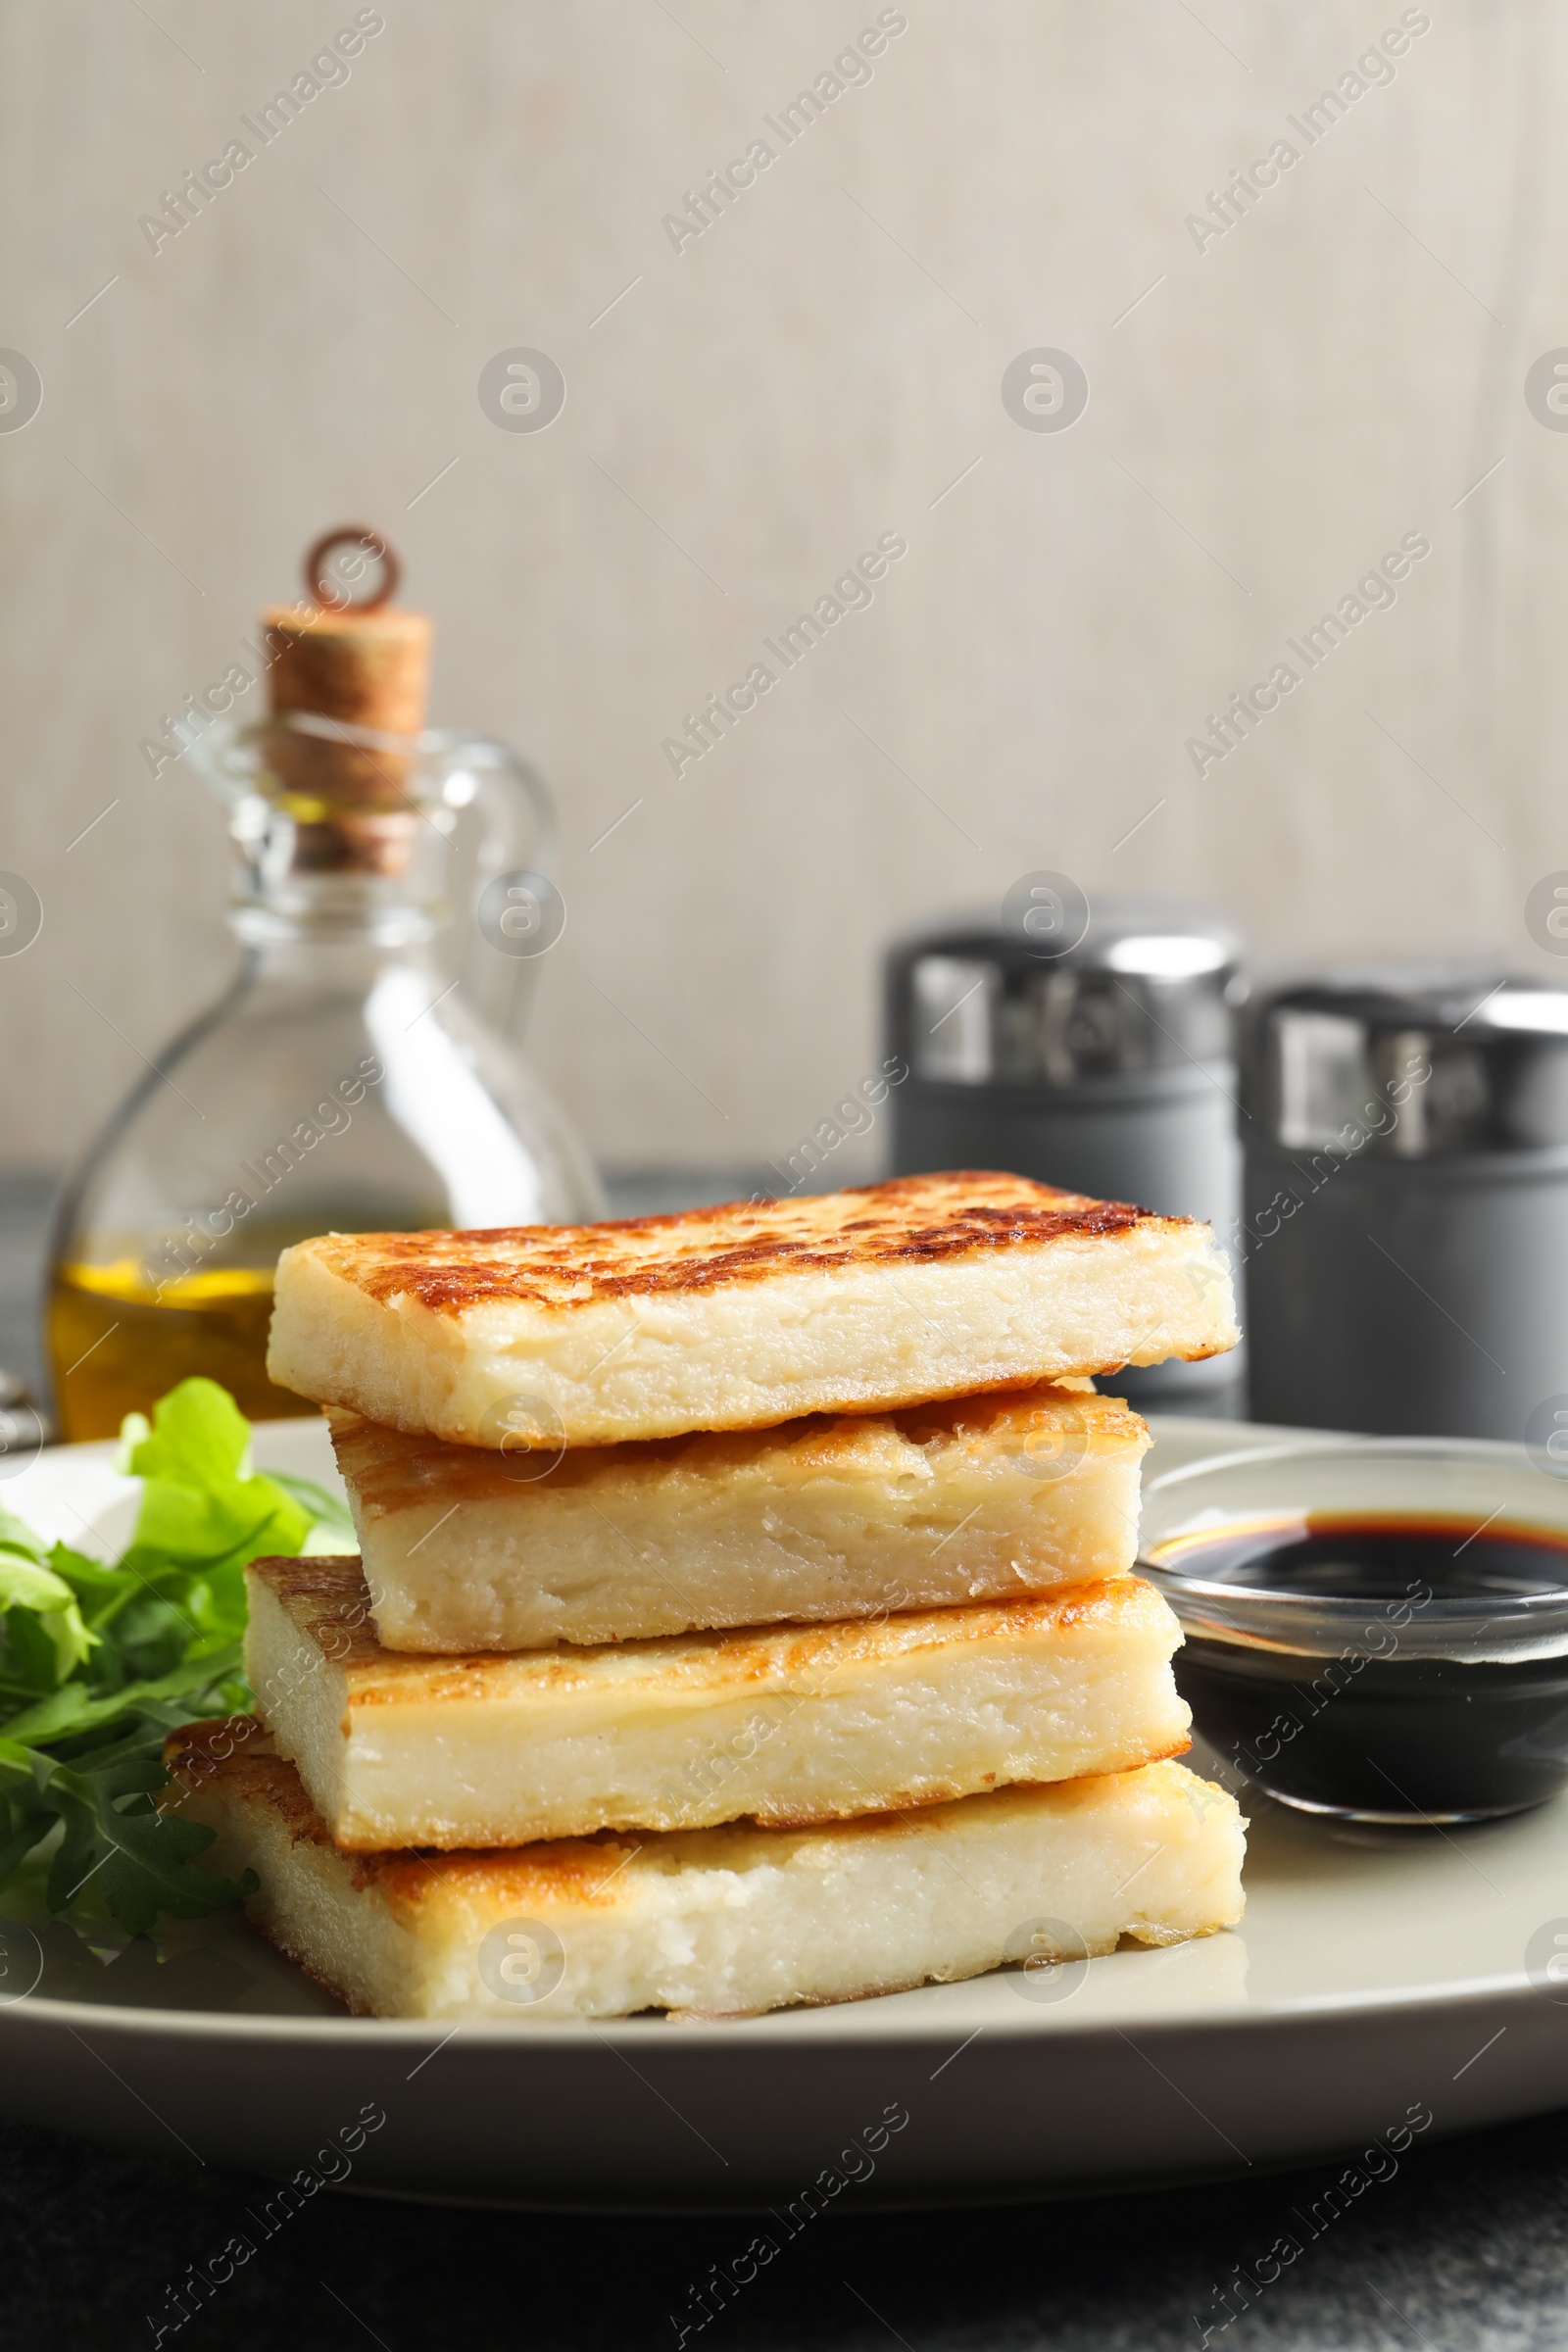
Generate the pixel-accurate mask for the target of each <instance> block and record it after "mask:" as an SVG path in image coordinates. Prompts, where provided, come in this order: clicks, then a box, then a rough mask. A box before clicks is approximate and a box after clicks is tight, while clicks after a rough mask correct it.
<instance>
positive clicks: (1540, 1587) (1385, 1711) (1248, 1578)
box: [1151, 1515, 1568, 1821]
mask: <svg viewBox="0 0 1568 2352" xmlns="http://www.w3.org/2000/svg"><path fill="white" fill-rule="evenodd" d="M1151 1557H1152V1560H1153V1561H1154V1563H1155V1564H1156V1565H1159V1566H1162V1567H1165V1568H1167V1569H1170V1570H1179V1572H1180V1573H1181V1574H1183V1575H1186V1576H1191V1577H1196V1578H1201V1579H1202V1580H1203V1581H1204V1582H1205V1583H1210V1584H1229V1585H1233V1586H1235V1587H1237V1588H1238V1589H1239V1590H1242V1591H1247V1592H1250V1593H1271V1592H1272V1593H1310V1594H1312V1595H1314V1596H1315V1597H1317V1598H1320V1599H1338V1600H1354V1601H1357V1602H1360V1603H1362V1604H1363V1606H1364V1610H1365V1614H1364V1616H1363V1615H1361V1614H1360V1613H1359V1612H1358V1613H1357V1614H1356V1615H1355V1616H1354V1617H1353V1618H1351V1619H1350V1620H1349V1621H1348V1624H1347V1626H1346V1630H1345V1635H1344V1642H1343V1651H1342V1654H1339V1655H1334V1656H1326V1657H1316V1656H1315V1657H1310V1658H1309V1657H1307V1656H1305V1655H1303V1654H1301V1653H1300V1652H1290V1651H1284V1652H1281V1651H1278V1650H1268V1649H1258V1648H1251V1647H1248V1646H1245V1645H1243V1644H1242V1643H1240V1642H1223V1641H1210V1640H1205V1639H1203V1638H1201V1637H1195V1636H1193V1635H1189V1636H1188V1640H1187V1644H1186V1647H1185V1648H1183V1649H1180V1650H1178V1651H1177V1653H1176V1660H1175V1666H1176V1681H1177V1685H1178V1687H1179V1689H1180V1691H1181V1692H1182V1695H1183V1697H1184V1698H1185V1699H1186V1700H1187V1702H1188V1704H1189V1705H1190V1706H1191V1708H1192V1710H1193V1715H1194V1718H1195V1720H1196V1723H1197V1727H1198V1729H1199V1730H1200V1731H1201V1733H1202V1734H1203V1737H1204V1738H1205V1739H1206V1740H1208V1741H1209V1742H1210V1744H1211V1745H1212V1746H1214V1747H1216V1748H1218V1749H1219V1751H1220V1753H1221V1754H1222V1755H1224V1756H1226V1757H1227V1758H1229V1759H1230V1760H1232V1761H1233V1762H1234V1763H1235V1764H1236V1765H1237V1766H1238V1767H1239V1768H1240V1769H1241V1770H1242V1771H1243V1772H1244V1773H1246V1774H1247V1776H1248V1778H1249V1779H1250V1780H1252V1781H1254V1782H1256V1783H1257V1784H1258V1786H1259V1787H1261V1788H1263V1789H1267V1790H1268V1791H1269V1792H1270V1793H1271V1794H1272V1795H1275V1796H1278V1797H1280V1798H1282V1799H1284V1800H1285V1801H1286V1802H1287V1803H1292V1804H1297V1805H1303V1806H1307V1807H1315V1808H1321V1809H1322V1810H1324V1811H1331V1812H1335V1813H1355V1814H1360V1815H1363V1816H1382V1817H1384V1818H1390V1817H1393V1818H1396V1819H1410V1820H1417V1819H1419V1818H1420V1817H1421V1816H1426V1817H1428V1818H1429V1819H1435V1820H1446V1821H1452V1820H1454V1819H1456V1818H1461V1819H1462V1818H1471V1819H1476V1818H1481V1817H1484V1816H1486V1815H1488V1814H1495V1813H1512V1812H1517V1811H1519V1810H1520V1809H1521V1808H1522V1807H1524V1806H1526V1805H1535V1804H1540V1803H1541V1802H1542V1801H1543V1800H1544V1798H1546V1797H1548V1796H1552V1795H1554V1794H1555V1793H1556V1792H1557V1790H1558V1789H1561V1788H1562V1787H1563V1785H1564V1783H1565V1782H1568V1655H1565V1656H1560V1657H1547V1658H1522V1659H1520V1660H1519V1661H1518V1662H1517V1663H1514V1664H1507V1663H1499V1664H1493V1663H1487V1664H1480V1665H1467V1664H1463V1663H1461V1662H1459V1661H1458V1660H1455V1659H1449V1658H1423V1657H1412V1656H1409V1655H1408V1654H1407V1647H1408V1644H1409V1642H1411V1640H1412V1639H1419V1635H1420V1628H1421V1623H1422V1619H1423V1617H1424V1616H1425V1615H1426V1614H1427V1612H1428V1611H1430V1610H1441V1609H1442V1608H1443V1606H1444V1604H1445V1602H1452V1601H1455V1600H1460V1599H1465V1600H1477V1599H1480V1600H1483V1601H1484V1600H1485V1599H1486V1598H1487V1597H1489V1596H1495V1598H1496V1600H1497V1603H1498V1608H1499V1613H1500V1614H1499V1621H1498V1622H1497V1624H1496V1625H1495V1627H1494V1629H1493V1634H1494V1638H1495V1641H1496V1644H1497V1647H1498V1648H1499V1649H1505V1648H1506V1646H1507V1643H1508V1641H1509V1637H1510V1634H1513V1635H1514V1636H1515V1637H1517V1634H1518V1630H1519V1629H1518V1625H1517V1621H1516V1620H1512V1619H1510V1617H1509V1615H1508V1611H1507V1604H1508V1602H1509V1601H1511V1600H1515V1599H1517V1598H1519V1597H1521V1596H1523V1595H1526V1594H1530V1593H1551V1592H1561V1591H1563V1590H1564V1589H1565V1588H1568V1540H1565V1539H1563V1538H1559V1537H1557V1536H1555V1535H1552V1534H1548V1533H1547V1532H1545V1531H1544V1530H1542V1531H1535V1530H1528V1531H1521V1530H1517V1529H1510V1530H1508V1531H1506V1532H1504V1531H1500V1530H1496V1531H1495V1530H1492V1529H1483V1530H1481V1531H1479V1532H1478V1530H1477V1525H1476V1522H1475V1521H1474V1520H1471V1519H1449V1518H1418V1517H1414V1516H1404V1515H1399V1516H1389V1517H1371V1516H1368V1517H1365V1518H1331V1517H1328V1516H1323V1517H1315V1516H1314V1517H1312V1518H1309V1519H1307V1520H1306V1521H1305V1522H1304V1523H1303V1522H1302V1521H1299V1520H1296V1521H1291V1522H1288V1523H1283V1524H1281V1525H1279V1526H1275V1527H1269V1526H1266V1525H1261V1526H1260V1525H1258V1524H1256V1523H1253V1524H1252V1525H1250V1526H1246V1527H1238V1528H1236V1529H1233V1530H1224V1529H1222V1530H1219V1531H1217V1532H1216V1534H1215V1535H1214V1537H1213V1538H1212V1539H1211V1540H1210V1539H1193V1540H1187V1541H1183V1542H1182V1543H1180V1544H1173V1545H1169V1546H1166V1547H1163V1551H1161V1550H1160V1549H1155V1550H1154V1551H1153V1552H1152V1554H1151ZM1485 1617H1486V1611H1485V1609H1483V1610H1482V1611H1481V1612H1480V1619H1481V1621H1482V1622H1484V1621H1485ZM1282 1638H1285V1639H1288V1638H1289V1637H1288V1635H1286V1634H1285V1633H1284V1631H1283V1629H1282ZM1483 1638H1485V1637H1483Z"/></svg>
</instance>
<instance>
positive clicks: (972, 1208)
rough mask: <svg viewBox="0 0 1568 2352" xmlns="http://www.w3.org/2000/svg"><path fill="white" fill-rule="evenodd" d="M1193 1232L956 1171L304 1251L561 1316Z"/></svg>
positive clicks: (390, 1288)
mask: <svg viewBox="0 0 1568 2352" xmlns="http://www.w3.org/2000/svg"><path fill="white" fill-rule="evenodd" d="M1192 1223H1193V1220H1192V1219H1191V1218H1184V1217H1157V1216H1155V1215H1153V1214H1152V1211H1151V1210H1149V1209H1145V1208H1135V1207H1133V1206H1131V1205H1130V1204H1129V1203H1128V1202H1126V1201H1095V1200H1091V1199H1090V1198H1089V1196H1088V1195H1087V1194H1084V1193H1067V1192H1059V1191H1057V1190H1056V1189H1055V1188H1054V1186H1052V1185H1046V1184H1032V1183H1031V1182H1030V1181H1029V1180H1028V1179H1027V1178H1026V1177H1022V1176H1009V1175H1001V1174H996V1173H992V1172H989V1171H985V1170H976V1169H959V1170H956V1171H955V1172H953V1173H951V1174H944V1175H939V1176H901V1177H898V1178H896V1179H894V1180H893V1181H892V1182H891V1183H888V1184H872V1185H861V1186H858V1187H857V1188H855V1189H854V1190H852V1191H848V1192H842V1193H827V1194H821V1195H817V1196H815V1197H814V1198H808V1199H805V1200H785V1201H727V1202H725V1203H723V1204H722V1205H720V1206H717V1207H712V1208H693V1209H684V1210H682V1211H681V1212H680V1213H679V1214H678V1215H674V1216H662V1217H632V1218H627V1219H623V1220H621V1221H620V1222H618V1223H610V1224H604V1225H519V1226H501V1227H496V1228H493V1229H490V1230H483V1231H478V1232H467V1233H445V1232H441V1233H361V1234H333V1235H328V1236H326V1237H324V1238H323V1239H322V1240H320V1241H318V1242H315V1243H313V1244H311V1245H310V1247H311V1248H312V1249H313V1250H315V1251H316V1252H317V1253H318V1254H319V1257H320V1260H321V1262H322V1263H323V1264H324V1265H325V1266H326V1267H327V1268H328V1269H329V1271H330V1272H332V1273H334V1274H336V1275H338V1276H339V1277H340V1278H341V1279H342V1280H343V1281H345V1282H351V1283H353V1284H355V1285H356V1286H357V1287H358V1288H359V1289H360V1290H362V1291H363V1292H364V1293H365V1294H366V1296H367V1297H368V1298H370V1299H375V1300H377V1301H378V1302H379V1303H381V1304H383V1305H384V1304H386V1303H387V1302H388V1301H390V1300H391V1299H415V1300H417V1302H418V1303H419V1304H420V1305H421V1306H425V1307H428V1308H430V1309H431V1310H432V1311H434V1312H437V1313H442V1314H452V1315H456V1314H461V1313H462V1312H463V1311H464V1310H465V1309H466V1308H467V1307H471V1306H478V1305H483V1304H487V1303H489V1302H492V1301H495V1300H501V1299H506V1300H517V1299H521V1300H526V1301H528V1302H530V1303H531V1304H534V1305H538V1306H547V1307H567V1306H582V1305H587V1304H590V1303H592V1302H595V1301H599V1300H605V1299H654V1298H659V1297H662V1296H667V1295H669V1294H671V1293H676V1294H689V1293H692V1292H697V1291H717V1290H733V1289H735V1288H737V1287H739V1286H741V1285H743V1284H749V1283H759V1282H762V1281H765V1280H767V1279H769V1278H770V1277H774V1276H777V1275H779V1274H781V1273H786V1272H788V1273H800V1272H813V1273H820V1272H822V1271H824V1270H830V1271H841V1272H842V1271H843V1270H845V1269H847V1268H853V1267H870V1266H880V1267H888V1268H893V1269H895V1270H896V1269H897V1268H899V1267H901V1266H916V1265H929V1264H932V1263H934V1262H937V1261H942V1260H946V1261H950V1262H951V1261H952V1260H955V1259H959V1258H964V1257H973V1258H983V1257H991V1256H995V1255H996V1253H997V1252H998V1251H1001V1250H1017V1249H1032V1250H1038V1249H1040V1248H1042V1247H1044V1246H1045V1245H1047V1244H1049V1243H1054V1242H1071V1241H1098V1240H1103V1239H1104V1238H1106V1237H1107V1236H1114V1235H1118V1234H1125V1233H1130V1232H1132V1231H1133V1230H1134V1229H1135V1228H1136V1229H1139V1230H1148V1231H1169V1230H1175V1229H1180V1228H1182V1227H1185V1226H1191V1224H1192Z"/></svg>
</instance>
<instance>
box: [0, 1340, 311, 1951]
mask: <svg viewBox="0 0 1568 2352" xmlns="http://www.w3.org/2000/svg"><path fill="white" fill-rule="evenodd" d="M123 1438H124V1440H125V1449H126V1455H127V1461H126V1467H127V1468H128V1469H129V1470H130V1471H131V1472H132V1473H133V1474H134V1475H135V1476H137V1477H139V1478H140V1479H142V1481H143V1482H144V1483H143V1486H142V1495H141V1509H140V1512H139V1515H138V1517H137V1520H136V1527H135V1532H134V1534H133V1535H132V1537H131V1540H130V1544H129V1546H128V1548H127V1549H126V1550H125V1551H124V1552H123V1553H122V1555H121V1557H120V1558H119V1559H118V1560H117V1561H116V1562H115V1563H114V1565H113V1566H112V1567H111V1566H108V1565H106V1564H105V1563H104V1562H103V1561H102V1560H95V1559H91V1558H89V1557H88V1555H87V1554H86V1553H84V1552H79V1551H73V1549H72V1548H71V1546H70V1545H69V1544H47V1545H46V1544H42V1543H41V1542H40V1541H39V1539H38V1538H37V1537H36V1536H35V1535H34V1534H33V1533H32V1531H31V1529H30V1528H28V1527H27V1526H26V1525H25V1523H24V1522H23V1521H22V1520H21V1519H18V1518H17V1517H15V1516H14V1514H12V1513H11V1512H9V1511H5V1510H0V1881H3V1880H4V1879H6V1878H8V1877H9V1876H10V1875H11V1873H12V1872H13V1871H14V1870H16V1869H17V1868H18V1867H19V1866H20V1865H21V1863H22V1862H23V1861H24V1860H25V1857H26V1856H27V1855H28V1854H30V1853H31V1852H32V1851H33V1849H34V1847H35V1846H37V1845H39V1844H40V1843H41V1842H42V1840H43V1839H44V1838H48V1837H49V1836H50V1835H51V1833H52V1832H54V1831H55V1830H56V1829H57V1828H58V1829H59V1830H60V1832H61V1835H60V1838H59V1843H58V1845H57V1846H56V1848H55V1851H54V1854H53V1857H52V1859H51V1861H50V1866H49V1877H48V1887H47V1895H48V1902H49V1906H50V1908H51V1910H56V1911H63V1910H65V1909H67V1908H68V1907H69V1906H70V1905H71V1904H73V1903H74V1902H76V1901H77V1900H78V1898H80V1897H81V1896H82V1895H83V1892H84V1889H86V1888H87V1887H89V1886H91V1887H92V1888H93V1890H94V1897H95V1898H97V1899H101V1900H102V1902H103V1903H105V1904H107V1906H108V1908H109V1910H110V1911H111V1912H112V1913H113V1915H114V1917H115V1918H116V1919H117V1920H118V1921H119V1922H120V1924H121V1925H122V1927H124V1928H127V1929H128V1930H129V1931H130V1933H131V1934H132V1935H145V1934H146V1933H147V1932H148V1930H150V1929H151V1928H152V1926H153V1925H154V1923H155V1921H156V1920H157V1918H158V1916H159V1914H160V1912H168V1913H170V1914H172V1916H173V1917H174V1918H176V1919H195V1918H199V1917H201V1916H202V1914H204V1913H205V1912H208V1911H212V1910H215V1909H216V1908H217V1907H218V1906H219V1905H220V1904H222V1903H227V1902H232V1901H234V1900H235V1898H236V1897H237V1896H239V1895H241V1894H245V1893H249V1892H250V1891H251V1888H252V1887H254V1885H255V1881H254V1879H253V1878H252V1877H251V1876H250V1874H249V1873H247V1874H246V1879H245V1880H244V1881H241V1882H239V1883H237V1884H236V1883H235V1882H233V1881H230V1880H228V1879H223V1878H220V1877H218V1876H217V1874H216V1873H214V1872H212V1871H208V1870H204V1869H202V1868H201V1867H200V1865H199V1864H198V1863H197V1861H196V1859H195V1857H196V1856H197V1855H198V1854H200V1853H201V1852H203V1851H204V1850H205V1848H206V1847H207V1846H208V1845H210V1844H211V1843H212V1838H213V1833H212V1831H211V1830H209V1829H205V1828H203V1827H202V1826H201V1825H200V1824H199V1823H196V1822H190V1821H182V1820H181V1819H180V1818H179V1816H178V1814H177V1813H173V1812H169V1813H161V1812H160V1811H159V1810H158V1808H157V1806H156V1804H155V1802H154V1791H155V1790H157V1789H161V1788H163V1787H164V1786H165V1784H166V1782H167V1780H168V1777H169V1776H168V1774H167V1773H166V1772H165V1770H164V1766H163V1760H162V1750H163V1741H164V1737H165V1734H166V1733H168V1732H170V1731H172V1729H173V1728H174V1727H175V1725H177V1724H181V1723H188V1722H189V1721H191V1719H192V1718H193V1717H197V1716H202V1715H227V1714H234V1713H238V1712H240V1711H241V1710H243V1709H244V1708H245V1707H246V1706H247V1705H248V1704H249V1701H250V1695H251V1694H250V1691H248V1689H247V1688H246V1684H245V1680H244V1675H243V1671H242V1669H241V1665H240V1639H241V1636H242V1635H243V1633H244V1630H245V1581H244V1569H245V1564H246V1562H247V1561H248V1560H254V1559H256V1558H258V1557H259V1556H260V1555H261V1554H262V1553H264V1552H285V1553H286V1552H299V1551H303V1550H305V1549H307V1548H308V1547H310V1546H311V1545H312V1539H313V1535H314V1536H315V1547H316V1548H321V1547H322V1539H323V1537H325V1538H326V1539H327V1540H328V1542H327V1547H329V1548H332V1549H343V1548H348V1544H343V1543H338V1544H332V1543H331V1542H330V1539H331V1538H332V1537H335V1536H336V1537H345V1536H346V1537H347V1538H348V1539H349V1542H350V1543H352V1529H351V1527H350V1524H349V1522H348V1520H347V1517H346V1514H345V1513H344V1511H343V1508H342V1505H341V1504H340V1503H339V1502H337V1501H336V1500H335V1499H334V1498H333V1497H332V1496H331V1495H327V1494H326V1493H325V1491H324V1490H323V1489H321V1488H319V1487H314V1486H312V1485H311V1483H310V1482H309V1481H308V1480H305V1479H282V1478H277V1479H273V1478H265V1477H263V1476H262V1475H261V1474H260V1473H259V1472H257V1471H255V1470H253V1469H252V1468H251V1466H250V1438H251V1433H250V1425H249V1423H248V1422H247V1421H246V1419H245V1417H244V1415H243V1414H242V1413H241V1412H240V1410H239V1407H238V1406H237V1405H236V1404H235V1402H234V1400H233V1398H232V1397H230V1396H229V1395H228V1393H227V1391H226V1390H224V1389H221V1388H219V1387H218V1385H217V1384H216V1382H214V1381H210V1380H183V1381H181V1382H180V1384H179V1386H178V1388H176V1389H172V1390H171V1391H170V1394H169V1395H168V1396H167V1397H164V1398H163V1399H162V1401H161V1402H160V1403H159V1404H157V1405H155V1406H154V1408H153V1417H152V1424H151V1427H150V1428H149V1426H148V1424H147V1423H146V1422H145V1421H144V1420H142V1419H141V1417H140V1416H139V1415H135V1414H133V1415H132V1416H131V1417H130V1419H129V1420H128V1421H127V1422H126V1424H125V1428H124V1431H123ZM318 1529H319V1531H320V1532H319V1533H316V1531H317V1530H318Z"/></svg>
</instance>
